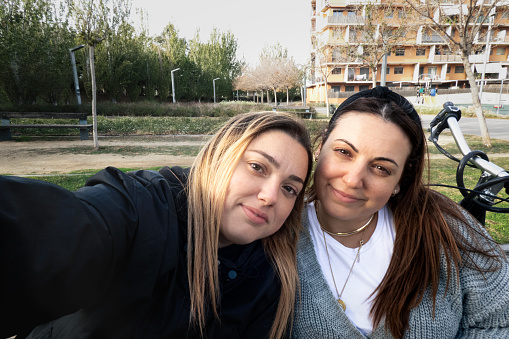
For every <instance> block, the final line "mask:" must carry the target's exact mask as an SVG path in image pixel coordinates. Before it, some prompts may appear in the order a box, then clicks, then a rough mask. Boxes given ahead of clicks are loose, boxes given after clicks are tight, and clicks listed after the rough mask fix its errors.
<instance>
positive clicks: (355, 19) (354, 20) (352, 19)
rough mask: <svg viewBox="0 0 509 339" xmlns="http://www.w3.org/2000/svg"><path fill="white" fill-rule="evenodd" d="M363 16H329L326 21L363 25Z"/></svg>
mask: <svg viewBox="0 0 509 339" xmlns="http://www.w3.org/2000/svg"><path fill="white" fill-rule="evenodd" d="M364 21H365V20H364V18H363V17H362V16H359V15H356V16H329V17H328V18H327V22H328V23H329V24H340V25H363V24H364Z"/></svg>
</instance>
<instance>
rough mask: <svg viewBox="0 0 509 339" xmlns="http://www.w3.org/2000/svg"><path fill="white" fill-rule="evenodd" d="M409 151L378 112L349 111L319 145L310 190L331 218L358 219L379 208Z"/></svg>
mask: <svg viewBox="0 0 509 339" xmlns="http://www.w3.org/2000/svg"><path fill="white" fill-rule="evenodd" d="M409 154H410V141H409V140H408V138H407V136H406V135H405V134H404V133H403V131H402V130H401V129H400V128H399V127H398V126H396V125H395V124H393V123H391V122H386V121H384V120H382V119H381V118H380V117H379V116H376V115H373V114H367V113H356V112H349V113H346V114H344V115H343V116H341V117H340V118H339V120H338V121H337V124H336V126H335V127H334V129H333V130H332V132H331V133H330V136H329V138H328V139H327V141H326V142H325V143H324V144H323V145H322V147H321V149H320V154H319V157H318V162H317V165H316V170H315V177H314V182H315V188H316V194H317V198H318V200H320V203H321V205H322V206H323V207H324V209H325V212H326V213H327V214H328V215H329V216H330V217H333V218H337V219H340V220H343V221H351V222H352V223H355V222H356V221H357V222H362V221H363V220H365V219H366V218H369V217H370V216H371V215H372V214H373V213H375V212H376V211H378V210H379V209H380V208H382V207H383V206H384V205H385V204H386V203H387V202H388V200H389V198H390V196H391V194H393V193H394V192H395V191H396V192H399V189H400V187H399V181H400V178H401V175H402V173H403V169H404V167H405V163H406V161H407V158H408V156H409Z"/></svg>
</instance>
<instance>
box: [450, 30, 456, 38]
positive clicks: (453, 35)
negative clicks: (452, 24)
mask: <svg viewBox="0 0 509 339" xmlns="http://www.w3.org/2000/svg"><path fill="white" fill-rule="evenodd" d="M455 37H456V30H455V29H453V30H452V31H451V38H455Z"/></svg>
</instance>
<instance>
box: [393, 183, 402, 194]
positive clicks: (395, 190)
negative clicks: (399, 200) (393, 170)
mask: <svg viewBox="0 0 509 339" xmlns="http://www.w3.org/2000/svg"><path fill="white" fill-rule="evenodd" d="M400 188H401V187H400V186H399V184H397V185H396V187H395V188H394V191H392V194H391V195H392V196H395V195H396V194H398V193H399V191H400Z"/></svg>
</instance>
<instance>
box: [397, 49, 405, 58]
mask: <svg viewBox="0 0 509 339" xmlns="http://www.w3.org/2000/svg"><path fill="white" fill-rule="evenodd" d="M395 55H396V56H404V55H405V49H404V48H396V54H395Z"/></svg>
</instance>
